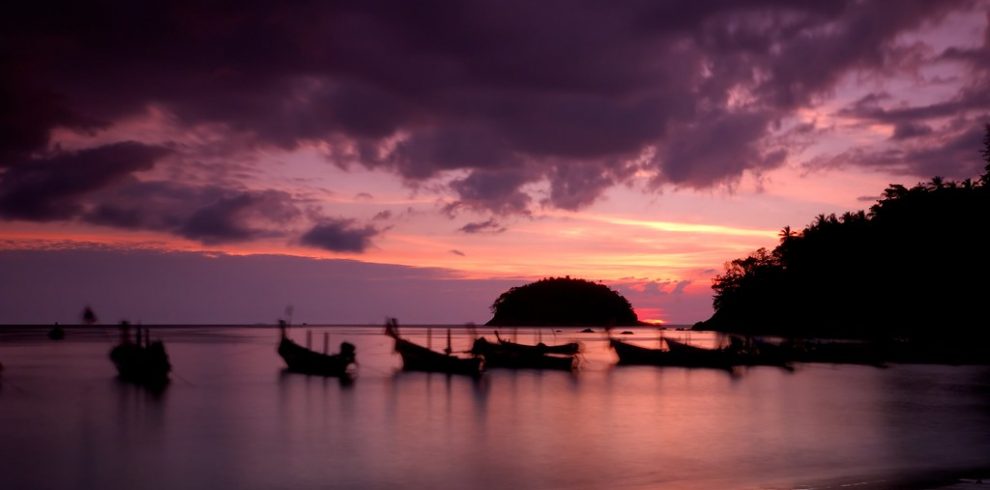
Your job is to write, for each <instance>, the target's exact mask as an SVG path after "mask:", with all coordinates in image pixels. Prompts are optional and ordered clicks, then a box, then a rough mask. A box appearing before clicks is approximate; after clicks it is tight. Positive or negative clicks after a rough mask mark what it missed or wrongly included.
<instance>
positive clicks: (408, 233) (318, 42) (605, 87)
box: [0, 0, 990, 324]
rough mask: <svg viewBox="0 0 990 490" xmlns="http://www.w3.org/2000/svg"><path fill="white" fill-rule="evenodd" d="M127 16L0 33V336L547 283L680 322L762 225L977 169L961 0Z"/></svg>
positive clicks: (103, 10) (987, 96) (975, 91)
mask: <svg viewBox="0 0 990 490" xmlns="http://www.w3.org/2000/svg"><path fill="white" fill-rule="evenodd" d="M145 3H146V2H115V1H107V2H97V3H96V4H90V3H87V2H66V3H65V4H64V5H58V2H52V3H44V2H18V4H17V5H11V6H7V7H5V9H4V10H5V12H4V15H3V16H0V71H2V76H0V323H20V322H28V323H50V322H54V321H60V322H64V323H65V322H75V321H77V320H78V314H79V312H80V311H81V310H82V308H83V306H84V305H86V304H90V305H92V306H93V308H94V309H95V310H96V311H97V313H98V314H101V315H102V317H103V319H104V320H105V321H116V320H119V319H121V318H129V319H132V320H135V321H143V322H146V323H200V322H208V323H256V322H259V323H260V322H266V323H270V322H272V321H273V320H274V319H275V318H277V317H278V316H279V315H282V314H283V311H284V308H285V306H286V305H288V304H292V305H294V307H295V315H296V320H297V321H307V322H311V323H378V322H381V320H382V319H383V318H384V317H385V316H386V315H393V316H398V318H399V319H400V320H401V321H405V322H408V323H464V322H478V323H481V322H484V321H486V320H488V319H489V318H490V314H489V311H488V306H489V305H490V304H491V302H492V301H493V300H494V299H495V297H497V295H498V294H499V293H501V292H502V291H504V290H505V289H506V288H508V287H511V286H514V285H521V284H524V283H526V282H529V281H531V280H534V279H538V278H541V277H546V276H563V275H570V276H572V277H581V278H585V279H589V280H595V281H602V282H604V283H605V284H608V285H609V286H611V287H613V288H615V289H616V290H618V291H619V292H621V293H622V294H623V295H625V296H626V297H627V298H628V299H629V300H630V301H631V303H632V304H633V306H634V307H635V309H636V311H637V312H638V314H639V316H640V319H643V320H662V321H666V322H668V323H675V324H680V323H693V322H695V321H698V320H703V319H705V318H707V317H708V316H709V315H710V314H711V289H710V285H711V278H712V277H713V276H714V275H715V274H717V273H719V272H720V271H721V269H722V265H723V263H725V262H726V261H729V260H731V259H733V258H737V257H740V256H743V255H746V254H747V253H749V252H750V251H752V250H755V249H757V248H759V247H772V246H773V245H774V244H775V243H776V242H777V233H778V231H779V230H780V228H781V227H783V226H784V225H790V226H792V227H794V228H801V227H803V226H804V225H806V224H808V223H810V222H811V221H812V220H813V218H814V216H815V215H817V214H819V213H826V214H827V213H833V212H835V213H841V212H844V211H850V210H857V209H864V208H868V207H869V206H870V205H871V204H872V203H873V202H874V201H875V200H876V198H877V196H879V195H880V193H881V192H882V191H883V189H884V187H886V186H887V184H889V183H904V184H908V185H910V184H913V183H916V182H918V181H919V180H926V179H928V178H930V177H932V176H935V175H939V176H943V177H946V178H952V179H963V178H966V177H973V176H976V175H979V174H980V172H981V170H982V165H983V164H982V162H981V159H980V156H979V149H980V147H981V143H980V142H981V139H982V136H983V124H984V123H986V122H988V121H990V26H988V23H990V2H986V1H982V2H981V1H955V0H939V1H931V0H918V1H915V0H904V1H896V2H895V1H871V0H863V1H848V2H843V1H808V2H780V1H771V0H767V1H755V0H754V1H736V2H730V1H714V2H697V1H652V0H651V1H629V2H604V1H602V2H599V1H589V0H575V1H564V2H557V1H537V2H531V1H519V2H517V1H497V2H495V1H492V2H485V1H461V2H429V1H426V2H422V1H417V2H409V1H394V0H392V1H389V0H386V1H361V2H334V1H319V2H256V3H255V2H230V4H229V5H227V6H216V5H209V6H204V5H200V4H199V2H189V3H187V2H166V3H165V4H164V5H162V6H151V5H145Z"/></svg>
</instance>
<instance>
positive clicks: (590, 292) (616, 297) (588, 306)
mask: <svg viewBox="0 0 990 490" xmlns="http://www.w3.org/2000/svg"><path fill="white" fill-rule="evenodd" d="M492 314H493V315H494V316H493V317H492V319H491V320H489V321H488V323H486V325H489V326H523V325H527V326H535V325H569V326H577V325H582V326H583V325H596V326H629V325H640V324H641V323H640V321H639V319H638V318H637V317H636V312H635V311H633V309H632V306H631V305H630V304H629V301H628V300H626V298H624V297H623V296H622V295H621V294H619V293H618V292H616V291H614V290H612V289H611V288H609V287H608V286H606V285H604V284H599V283H595V282H591V281H586V280H584V279H575V278H571V277H550V278H546V279H540V280H539V281H536V282H532V283H529V284H526V285H524V286H518V287H514V288H511V289H509V290H508V291H506V292H504V293H502V295H501V296H499V297H498V299H496V300H495V303H493V304H492Z"/></svg>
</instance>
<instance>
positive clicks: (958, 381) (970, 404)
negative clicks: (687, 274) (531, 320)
mask: <svg viewBox="0 0 990 490" xmlns="http://www.w3.org/2000/svg"><path fill="white" fill-rule="evenodd" d="M149 328H150V331H151V336H152V338H156V339H161V340H163V341H164V342H165V345H166V349H167V351H168V355H169V357H170V359H171V362H172V365H173V367H174V370H173V373H172V377H171V383H170V384H169V385H168V386H167V387H166V388H165V389H164V390H161V391H150V390H148V389H145V388H142V387H140V386H135V385H131V384H128V383H125V382H122V381H120V380H118V379H117V378H116V373H115V371H114V367H113V365H112V364H111V362H110V360H109V358H108V352H109V351H110V349H111V348H112V346H113V345H114V344H115V343H116V342H117V341H118V338H119V334H118V332H117V330H116V329H115V328H114V327H113V326H92V327H75V328H72V327H70V328H67V329H66V338H65V339H64V340H61V341H52V340H49V339H48V338H47V331H48V327H13V326H8V327H3V326H0V363H2V365H3V370H2V372H0V489H101V490H114V489H162V490H179V489H201V488H202V489H337V488H340V489H351V488H353V489H407V488H408V489H436V488H456V489H654V488H671V489H709V488H740V489H813V488H836V489H838V488H967V489H969V488H990V480H983V479H985V478H987V477H988V476H990V471H988V469H990V367H988V366H943V365H893V366H888V367H884V368H878V367H873V366H858V365H831V364H799V365H796V366H795V368H794V369H793V370H786V369H781V368H777V367H766V366H762V367H750V368H737V370H735V371H733V372H726V371H720V370H711V369H686V368H672V367H664V368H660V367H650V366H637V367H621V366H615V365H614V363H615V360H616V358H615V355H614V353H612V352H611V351H610V350H609V348H608V343H607V340H606V334H605V333H604V331H603V330H602V329H600V328H595V329H594V331H593V332H590V333H586V332H581V330H582V328H579V327H555V328H542V329H535V328H520V329H511V328H508V329H505V328H503V329H502V330H501V332H500V333H501V335H502V337H503V338H506V339H515V340H516V341H518V342H535V341H538V340H542V341H543V342H545V343H548V344H551V343H563V342H570V341H578V342H581V344H582V345H583V349H584V352H583V353H582V354H581V364H580V368H579V369H578V370H577V371H575V372H573V373H568V372H557V371H527V370H519V371H513V370H489V371H487V372H485V373H484V375H483V376H482V377H480V378H479V379H472V378H470V377H464V376H456V375H455V376H447V375H443V374H426V373H406V372H402V371H401V369H400V368H401V359H400V358H399V357H398V355H397V354H395V353H393V351H392V340H391V339H389V338H388V337H386V336H385V335H383V329H382V327H381V326H297V327H293V328H291V329H290V336H291V337H293V338H294V339H295V340H296V341H297V342H299V343H301V344H303V345H305V344H306V343H307V337H308V338H310V343H311V345H312V347H313V348H314V349H315V350H320V351H322V350H323V346H324V344H326V345H328V346H329V350H330V351H331V352H333V351H337V350H338V348H339V347H338V346H339V344H340V342H343V341H347V342H351V343H353V344H354V345H355V346H356V347H357V356H358V362H359V366H358V368H357V375H356V378H355V379H354V380H353V382H351V383H343V382H341V381H340V380H338V379H336V378H323V377H317V376H306V375H302V374H295V373H289V372H286V371H285V365H284V363H283V361H282V360H281V358H279V356H278V355H277V354H276V352H275V349H276V345H277V342H278V330H277V329H276V328H274V327H271V326H268V327H262V326H150V327H149ZM625 332H626V333H623V331H621V330H620V329H615V330H612V335H616V336H621V337H623V338H625V339H626V340H629V341H631V342H634V343H638V344H640V345H644V346H656V345H658V343H659V335H660V333H661V332H658V330H657V329H655V328H647V327H639V328H631V329H628V330H625ZM662 333H663V335H665V336H670V337H672V338H680V339H683V340H687V341H689V342H691V343H695V344H698V345H709V346H711V345H715V344H716V343H718V342H719V341H720V340H719V339H718V338H717V336H715V335H714V334H711V333H704V332H689V331H678V330H667V331H665V332H662ZM401 334H402V335H403V336H404V337H405V338H408V339H409V340H412V341H415V342H418V343H421V344H424V345H425V344H427V343H429V344H430V345H431V346H432V347H433V348H434V349H442V348H444V347H446V338H447V327H443V326H435V327H425V326H416V327H403V328H402V330H401ZM474 335H485V336H487V337H488V338H489V339H493V335H492V329H491V328H490V327H476V328H466V327H463V326H457V327H453V328H451V348H452V349H453V350H454V351H455V352H458V351H466V350H467V349H469V348H470V343H471V340H472V339H473V338H474ZM324 339H326V340H324ZM984 482H985V483H984Z"/></svg>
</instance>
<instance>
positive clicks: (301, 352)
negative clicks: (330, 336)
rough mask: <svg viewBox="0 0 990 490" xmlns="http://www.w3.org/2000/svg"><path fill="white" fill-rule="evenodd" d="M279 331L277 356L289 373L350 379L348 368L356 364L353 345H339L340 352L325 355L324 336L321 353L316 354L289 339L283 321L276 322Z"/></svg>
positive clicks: (344, 343)
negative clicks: (280, 357)
mask: <svg viewBox="0 0 990 490" xmlns="http://www.w3.org/2000/svg"><path fill="white" fill-rule="evenodd" d="M278 326H279V329H280V330H281V340H279V343H278V355H280V356H282V360H284V361H285V364H286V366H288V368H289V371H292V372H296V373H303V374H314V375H317V376H336V377H339V378H346V377H350V376H351V373H350V372H349V371H348V368H349V367H350V366H352V365H355V364H356V363H357V357H356V356H355V351H354V344H351V343H350V342H341V343H340V352H338V353H337V354H327V353H326V350H327V341H326V340H327V337H326V335H325V334H324V337H323V339H324V342H323V351H324V352H322V353H321V352H317V351H314V350H310V349H308V348H306V347H303V346H301V345H299V344H297V343H295V342H293V341H292V339H290V338H289V336H288V334H287V333H286V328H287V327H288V324H287V323H286V322H285V320H279V321H278Z"/></svg>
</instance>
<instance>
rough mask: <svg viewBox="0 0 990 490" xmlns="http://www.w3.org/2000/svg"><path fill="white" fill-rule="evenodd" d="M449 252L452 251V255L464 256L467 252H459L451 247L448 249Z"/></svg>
mask: <svg viewBox="0 0 990 490" xmlns="http://www.w3.org/2000/svg"><path fill="white" fill-rule="evenodd" d="M450 253H452V254H454V255H457V256H460V257H466V256H467V254H465V253H464V252H461V251H460V250H457V249H452V250H451V251H450Z"/></svg>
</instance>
